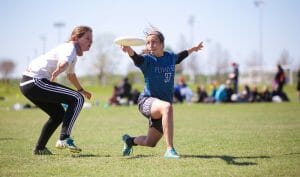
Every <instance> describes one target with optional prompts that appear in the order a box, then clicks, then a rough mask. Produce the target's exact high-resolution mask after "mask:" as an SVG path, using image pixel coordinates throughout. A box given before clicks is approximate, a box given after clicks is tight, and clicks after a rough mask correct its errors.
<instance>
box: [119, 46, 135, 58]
mask: <svg viewBox="0 0 300 177" xmlns="http://www.w3.org/2000/svg"><path fill="white" fill-rule="evenodd" d="M121 49H122V50H123V52H126V53H127V54H128V55H129V56H131V57H132V56H133V55H134V50H133V49H132V48H131V47H130V46H122V45H121Z"/></svg>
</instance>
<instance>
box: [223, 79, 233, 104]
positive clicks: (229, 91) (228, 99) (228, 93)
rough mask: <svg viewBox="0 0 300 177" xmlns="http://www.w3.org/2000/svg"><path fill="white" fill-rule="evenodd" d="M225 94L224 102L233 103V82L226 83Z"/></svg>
mask: <svg viewBox="0 0 300 177" xmlns="http://www.w3.org/2000/svg"><path fill="white" fill-rule="evenodd" d="M225 92H226V97H225V99H224V102H232V100H231V96H232V95H233V94H234V89H233V88H232V84H231V80H227V81H226V85H225Z"/></svg>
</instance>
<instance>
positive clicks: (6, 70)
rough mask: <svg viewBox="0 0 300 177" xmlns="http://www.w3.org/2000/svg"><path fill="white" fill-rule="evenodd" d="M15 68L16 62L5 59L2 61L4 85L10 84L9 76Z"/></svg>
mask: <svg viewBox="0 0 300 177" xmlns="http://www.w3.org/2000/svg"><path fill="white" fill-rule="evenodd" d="M15 66H16V65H15V63H14V61H13V60H11V59H4V60H1V61H0V73H1V80H2V81H3V82H4V83H8V82H9V75H10V74H11V73H12V72H13V71H14V69H15Z"/></svg>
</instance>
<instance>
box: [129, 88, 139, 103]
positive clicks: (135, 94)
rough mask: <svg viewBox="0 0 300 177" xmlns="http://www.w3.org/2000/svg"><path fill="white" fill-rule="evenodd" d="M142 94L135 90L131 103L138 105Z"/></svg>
mask: <svg viewBox="0 0 300 177" xmlns="http://www.w3.org/2000/svg"><path fill="white" fill-rule="evenodd" d="M140 94H141V92H140V91H138V89H133V91H132V93H131V102H132V103H133V104H135V105H136V104H138V99H139V96H140Z"/></svg>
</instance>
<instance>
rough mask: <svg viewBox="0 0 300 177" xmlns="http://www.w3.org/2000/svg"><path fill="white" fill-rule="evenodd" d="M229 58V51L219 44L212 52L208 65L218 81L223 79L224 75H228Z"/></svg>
mask: <svg viewBox="0 0 300 177" xmlns="http://www.w3.org/2000/svg"><path fill="white" fill-rule="evenodd" d="M229 57H230V56H229V52H228V51H227V50H223V49H222V46H221V45H220V44H219V43H217V44H216V45H215V46H214V47H213V48H212V50H211V51H210V55H209V61H208V62H209V63H208V65H209V67H210V68H211V69H212V72H213V74H214V75H215V76H216V78H217V79H221V78H223V77H222V75H224V74H227V73H228V70H229V65H228V63H229V61H228V58H229Z"/></svg>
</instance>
